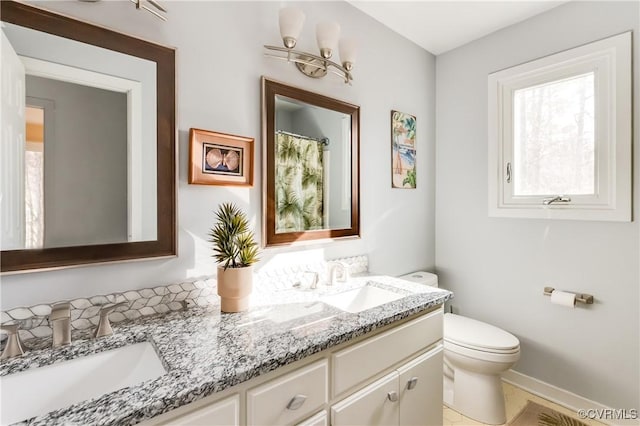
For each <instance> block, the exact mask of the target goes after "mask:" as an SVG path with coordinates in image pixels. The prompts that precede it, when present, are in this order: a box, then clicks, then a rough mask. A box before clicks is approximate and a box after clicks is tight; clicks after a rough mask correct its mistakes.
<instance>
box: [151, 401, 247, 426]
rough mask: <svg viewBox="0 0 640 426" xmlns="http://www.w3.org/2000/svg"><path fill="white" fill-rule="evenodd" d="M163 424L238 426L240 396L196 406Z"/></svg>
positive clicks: (180, 425)
mask: <svg viewBox="0 0 640 426" xmlns="http://www.w3.org/2000/svg"><path fill="white" fill-rule="evenodd" d="M163 424H165V425H176V426H178V425H179V426H189V425H193V426H197V425H207V426H238V425H239V424H240V398H238V395H234V396H232V397H230V398H227V399H223V400H222V401H219V402H216V403H213V404H211V405H208V406H206V407H202V408H198V409H197V410H194V411H192V412H191V413H188V414H185V415H184V416H180V417H175V418H173V419H171V420H169V421H168V422H166V423H163Z"/></svg>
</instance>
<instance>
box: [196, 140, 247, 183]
mask: <svg viewBox="0 0 640 426" xmlns="http://www.w3.org/2000/svg"><path fill="white" fill-rule="evenodd" d="M189 145H190V147H189V183H194V184H200V185H235V186H253V138H247V137H244V136H235V135H229V134H226V133H219V132H211V131H208V130H200V129H190V130H189Z"/></svg>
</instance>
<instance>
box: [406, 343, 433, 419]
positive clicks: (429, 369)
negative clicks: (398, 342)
mask: <svg viewBox="0 0 640 426" xmlns="http://www.w3.org/2000/svg"><path fill="white" fill-rule="evenodd" d="M398 373H399V374H400V425H402V426H427V425H428V426H432V425H433V426H435V425H438V426H439V425H442V345H438V346H437V347H436V348H434V349H433V350H431V351H429V352H427V353H426V354H424V355H421V356H419V357H418V358H416V359H414V360H412V361H410V362H408V363H407V364H405V365H403V366H402V367H400V368H398Z"/></svg>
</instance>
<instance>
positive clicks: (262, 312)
mask: <svg viewBox="0 0 640 426" xmlns="http://www.w3.org/2000/svg"><path fill="white" fill-rule="evenodd" d="M363 285H374V286H378V287H380V288H383V289H386V290H390V291H393V292H397V293H400V294H403V295H406V296H405V297H403V298H401V299H399V300H396V301H394V302H390V303H387V304H385V305H382V306H378V307H375V308H372V309H369V310H366V311H363V312H360V313H357V314H352V313H348V312H343V311H341V310H339V309H337V308H334V307H332V306H330V305H327V304H325V303H322V302H320V301H319V299H320V297H322V296H325V295H329V294H333V293H340V292H343V291H346V290H349V289H352V288H357V287H361V286H363ZM451 297H452V293H451V292H449V291H446V290H442V289H437V288H432V287H428V286H424V285H420V284H415V283H411V282H408V281H404V280H399V279H396V278H391V277H385V276H366V277H358V278H353V279H352V280H351V281H350V282H349V283H340V284H337V285H335V286H331V287H328V286H324V285H319V286H318V289H316V290H310V289H307V288H305V286H304V285H303V286H302V287H300V288H291V287H290V286H283V285H281V284H278V283H268V282H261V283H254V291H253V294H252V296H251V306H250V309H249V310H248V311H247V312H243V313H237V314H221V313H220V307H219V305H213V306H211V307H210V308H192V309H188V310H186V311H181V312H172V313H169V314H166V315H156V316H152V317H143V318H140V319H139V320H134V321H130V322H127V323H120V324H119V325H116V326H114V327H113V328H114V332H115V334H114V335H113V336H109V337H106V338H101V339H97V340H95V339H91V338H89V337H86V338H82V337H81V338H78V337H77V336H74V337H75V340H74V341H73V343H72V344H71V345H69V346H66V347H62V348H57V349H51V348H45V349H30V350H29V351H28V352H26V353H25V355H24V356H22V357H19V358H13V359H10V360H7V361H3V362H2V363H0V376H4V375H7V374H11V373H15V372H19V371H23V370H27V369H29V368H35V367H39V366H44V365H50V364H53V363H56V362H60V361H64V360H68V359H72V358H76V357H78V356H82V355H88V354H93V353H98V352H102V351H105V350H109V349H115V348H118V347H122V346H126V345H129V344H132V343H139V342H145V341H147V342H150V343H151V344H152V345H153V347H154V348H155V349H156V352H157V354H158V356H159V358H160V359H161V361H162V363H163V365H164V367H165V369H166V370H167V373H166V374H165V375H163V376H160V377H158V378H157V379H153V380H148V381H146V382H143V383H140V384H138V385H136V386H131V387H128V388H124V389H120V390H118V391H115V392H111V393H107V394H105V395H102V396H101V397H98V398H93V399H89V400H87V401H83V402H79V403H77V404H74V405H71V406H69V407H66V408H63V409H59V410H56V411H52V412H50V413H48V414H45V415H42V416H39V417H35V418H33V419H28V420H26V421H24V422H22V423H21V424H29V425H51V424H82V425H86V424H94V425H116V424H117V425H128V424H136V423H139V422H141V421H143V420H145V419H149V418H152V417H154V416H157V415H160V414H162V413H166V412H168V411H171V410H173V409H175V408H177V407H180V406H182V405H185V404H189V403H191V402H194V401H196V400H198V399H201V398H204V397H207V396H209V395H211V394H213V393H215V392H219V391H222V390H224V389H227V388H229V387H232V386H234V385H237V384H239V383H242V382H244V381H246V380H250V379H252V378H254V377H257V376H260V375H262V374H265V373H267V372H269V371H272V370H275V369H276V368H278V367H281V366H284V365H287V364H289V363H292V362H294V361H298V360H300V359H303V358H305V357H307V356H309V355H312V354H314V353H317V352H320V351H322V350H325V349H327V348H330V347H333V346H335V345H338V344H340V343H343V342H347V341H349V340H351V339H353V338H355V337H358V336H361V335H363V334H366V333H369V332H371V331H373V330H375V329H377V328H380V327H383V326H385V325H388V324H391V323H393V322H395V321H398V320H401V319H404V318H406V317H409V316H411V315H413V314H416V313H418V312H421V311H424V310H427V309H429V308H431V307H433V306H436V305H439V304H442V303H444V302H445V301H446V300H448V299H450V298H451ZM29 343H31V342H27V346H29V347H32V345H29ZM34 343H36V345H35V346H37V343H38V342H34ZM40 344H41V345H42V344H43V343H42V342H40ZM48 345H50V339H49V341H48Z"/></svg>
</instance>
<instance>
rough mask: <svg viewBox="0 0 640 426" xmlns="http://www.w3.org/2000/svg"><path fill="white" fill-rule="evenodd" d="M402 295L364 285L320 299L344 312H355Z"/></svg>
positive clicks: (391, 300) (399, 297)
mask: <svg viewBox="0 0 640 426" xmlns="http://www.w3.org/2000/svg"><path fill="white" fill-rule="evenodd" d="M403 297H404V295H402V294H399V293H395V292H393V291H389V290H385V289H383V288H380V287H376V286H372V285H365V286H363V287H360V288H356V289H353V290H349V291H345V292H343V293H338V294H332V295H330V296H325V297H323V298H321V299H320V301H322V302H324V303H326V304H328V305H331V306H334V307H336V308H338V309H340V310H343V311H345V312H350V313H352V314H356V313H358V312H362V311H366V310H367V309H371V308H375V307H376V306H380V305H384V304H385V303H389V302H393V301H394V300H398V299H402V298H403Z"/></svg>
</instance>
